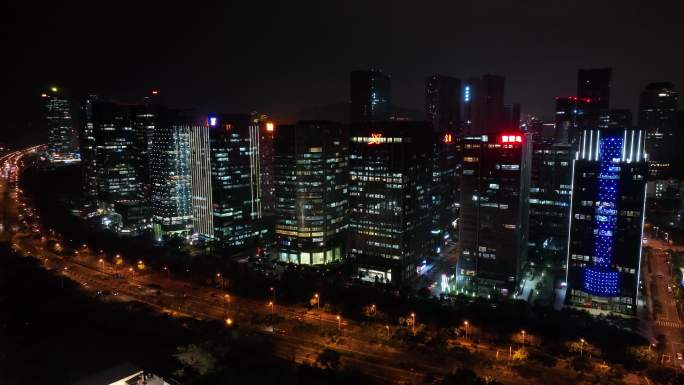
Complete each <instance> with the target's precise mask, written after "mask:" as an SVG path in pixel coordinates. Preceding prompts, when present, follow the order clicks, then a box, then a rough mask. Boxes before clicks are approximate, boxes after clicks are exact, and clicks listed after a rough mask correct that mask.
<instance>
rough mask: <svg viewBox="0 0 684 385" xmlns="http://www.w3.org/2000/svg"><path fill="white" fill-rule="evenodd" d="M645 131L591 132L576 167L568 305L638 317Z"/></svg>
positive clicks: (584, 137) (582, 144)
mask: <svg viewBox="0 0 684 385" xmlns="http://www.w3.org/2000/svg"><path fill="white" fill-rule="evenodd" d="M644 140H645V135H644V132H643V131H642V130H633V129H620V128H616V127H612V128H604V129H601V130H586V131H584V132H583V133H582V138H581V146H580V150H579V152H578V155H577V158H576V160H575V162H574V170H573V182H572V183H573V195H572V206H571V213H572V215H571V221H570V229H569V234H570V235H569V242H568V255H567V264H568V273H567V285H568V286H567V293H566V303H568V304H569V305H572V306H580V307H585V308H591V309H600V310H605V311H611V312H618V313H624V314H635V312H636V305H637V299H638V297H639V266H640V264H641V239H642V234H643V224H644V209H645V206H644V204H645V195H646V174H647V171H648V170H647V162H646V159H645V157H644Z"/></svg>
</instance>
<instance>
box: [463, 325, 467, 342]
mask: <svg viewBox="0 0 684 385" xmlns="http://www.w3.org/2000/svg"><path fill="white" fill-rule="evenodd" d="M463 324H464V325H465V332H466V337H465V338H466V339H468V321H463Z"/></svg>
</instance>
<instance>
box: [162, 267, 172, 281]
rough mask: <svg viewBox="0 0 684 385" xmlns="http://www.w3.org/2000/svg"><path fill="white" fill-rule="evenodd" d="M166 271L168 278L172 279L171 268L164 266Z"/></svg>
mask: <svg viewBox="0 0 684 385" xmlns="http://www.w3.org/2000/svg"><path fill="white" fill-rule="evenodd" d="M164 271H165V272H166V279H171V270H169V268H168V267H167V266H164Z"/></svg>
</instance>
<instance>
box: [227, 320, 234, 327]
mask: <svg viewBox="0 0 684 385" xmlns="http://www.w3.org/2000/svg"><path fill="white" fill-rule="evenodd" d="M226 326H228V327H231V326H233V319H232V318H226Z"/></svg>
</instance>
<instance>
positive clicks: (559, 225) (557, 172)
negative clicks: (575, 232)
mask: <svg viewBox="0 0 684 385" xmlns="http://www.w3.org/2000/svg"><path fill="white" fill-rule="evenodd" d="M532 148H533V151H532V177H531V187H530V237H529V246H530V247H529V251H528V261H529V263H530V265H532V264H534V265H536V266H544V267H546V268H549V271H555V272H556V273H562V275H563V276H564V275H565V256H566V255H567V252H566V247H567V244H568V242H567V239H568V221H569V218H570V197H571V193H572V187H571V181H572V162H573V160H574V159H575V147H574V146H572V145H570V144H567V143H554V142H553V140H547V141H539V142H537V141H535V142H534V143H533V145H532Z"/></svg>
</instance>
